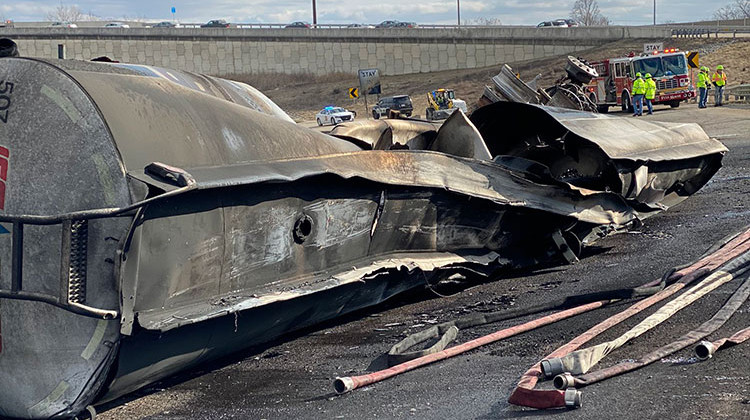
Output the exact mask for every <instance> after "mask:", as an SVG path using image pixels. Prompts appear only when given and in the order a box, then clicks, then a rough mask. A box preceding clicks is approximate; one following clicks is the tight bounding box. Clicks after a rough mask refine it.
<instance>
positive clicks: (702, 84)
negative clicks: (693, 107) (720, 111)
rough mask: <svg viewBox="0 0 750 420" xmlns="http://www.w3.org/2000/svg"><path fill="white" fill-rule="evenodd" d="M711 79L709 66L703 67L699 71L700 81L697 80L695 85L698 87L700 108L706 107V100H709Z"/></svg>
mask: <svg viewBox="0 0 750 420" xmlns="http://www.w3.org/2000/svg"><path fill="white" fill-rule="evenodd" d="M710 84H711V81H710V79H709V77H708V67H706V66H703V67H701V71H700V72H699V73H698V81H697V82H695V87H697V88H698V108H705V107H706V101H707V100H708V87H709V86H710Z"/></svg>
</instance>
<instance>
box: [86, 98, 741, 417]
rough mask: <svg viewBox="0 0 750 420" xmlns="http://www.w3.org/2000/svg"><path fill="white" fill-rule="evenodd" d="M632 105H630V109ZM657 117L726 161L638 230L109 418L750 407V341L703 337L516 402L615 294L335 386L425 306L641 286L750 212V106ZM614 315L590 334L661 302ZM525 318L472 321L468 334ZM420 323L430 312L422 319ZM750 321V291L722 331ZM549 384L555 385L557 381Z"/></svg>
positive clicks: (244, 360) (705, 412) (294, 340)
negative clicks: (521, 404) (539, 365)
mask: <svg viewBox="0 0 750 420" xmlns="http://www.w3.org/2000/svg"><path fill="white" fill-rule="evenodd" d="M626 118H630V117H626ZM642 118H644V119H645V118H649V119H654V120H662V121H671V122H697V123H699V124H701V125H702V126H703V128H704V129H705V130H706V131H707V132H708V134H709V135H711V136H712V137H716V138H718V139H720V140H722V141H723V142H724V144H726V146H727V147H728V148H729V153H728V154H727V156H726V157H725V159H724V167H723V168H722V170H721V171H720V172H719V173H718V174H717V175H716V176H715V177H714V179H713V180H712V181H711V182H710V183H709V184H708V185H707V186H706V187H704V188H703V189H702V190H701V191H700V192H698V193H697V194H695V195H694V196H693V197H691V198H689V199H688V200H686V201H685V202H684V203H682V204H680V205H678V206H676V207H674V208H672V209H670V210H669V211H667V212H665V213H663V214H660V215H658V216H655V217H653V218H651V219H648V220H647V221H646V223H645V225H644V226H643V227H642V228H640V229H639V231H637V232H632V233H628V234H622V235H616V236H613V237H610V238H606V239H605V240H602V241H601V242H599V243H597V246H596V247H595V248H592V249H588V250H587V251H586V256H585V258H583V259H582V260H581V262H580V263H578V264H576V265H572V266H566V267H561V268H556V269H546V270H538V271H537V272H531V273H529V272H527V273H520V274H519V273H516V274H512V275H508V276H507V277H504V278H500V279H496V280H494V281H491V282H487V283H483V284H479V285H476V286H474V287H471V288H468V289H466V290H463V291H462V292H461V293H458V294H456V295H454V296H451V297H438V296H436V295H435V294H433V293H432V292H429V291H423V292H418V293H414V294H411V295H409V296H401V297H397V298H396V299H393V300H392V301H390V302H388V303H386V304H384V305H381V306H379V307H375V308H371V309H368V310H365V311H362V312H359V313H357V314H354V315H350V316H347V317H345V318H343V319H339V320H336V321H334V322H330V323H327V324H325V325H321V326H318V327H316V328H312V329H308V330H306V331H303V332H301V333H298V334H295V335H294V336H288V337H285V338H284V339H282V340H278V341H276V342H274V343H271V344H270V345H269V346H267V347H265V348H256V349H253V350H251V351H247V352H244V353H242V354H239V355H236V356H235V357H233V358H230V359H225V360H223V361H221V362H220V363H216V364H213V365H210V366H206V367H205V368H204V369H202V370H200V371H196V372H191V373H188V374H183V375H180V376H178V377H176V378H172V379H170V380H168V381H163V382H160V383H157V384H154V385H153V386H151V387H149V388H147V389H144V390H141V391H139V392H137V393H135V394H132V395H130V396H128V397H125V398H122V399H120V400H118V401H116V402H115V403H114V404H110V405H109V406H107V407H104V408H105V409H106V410H107V411H106V412H104V413H103V414H101V415H100V417H99V418H101V419H141V418H147V419H221V418H238V419H245V418H248V419H252V418H256V419H261V418H264V419H265V418H267V419H278V418H322V419H331V418H351V419H364V418H410V419H411V418H413V419H433V418H456V419H472V418H479V419H491V418H527V417H528V418H548V417H554V418H560V419H571V418H576V419H578V418H583V419H601V418H658V419H663V418H694V419H703V418H705V419H709V418H710V419H715V418H732V419H738V418H750V343H746V344H744V345H740V346H735V347H732V348H729V349H726V350H722V351H721V352H719V353H717V354H716V355H715V356H714V358H713V359H711V360H709V361H707V362H701V363H696V361H695V359H694V358H693V357H692V356H693V354H692V348H689V349H686V350H683V351H680V352H678V353H676V354H674V355H673V356H671V357H669V358H666V359H663V360H661V361H659V362H656V363H654V364H652V365H650V366H647V367H645V368H643V369H640V370H638V371H635V372H632V373H629V374H625V375H622V376H618V377H615V378H612V379H609V380H606V381H603V382H600V383H597V384H594V385H591V386H589V387H586V388H584V389H583V390H582V391H583V407H582V408H580V409H577V410H553V411H536V410H531V409H522V408H518V407H514V406H511V405H509V404H508V403H507V399H508V396H509V394H510V392H511V390H512V389H513V388H514V386H515V384H516V383H517V381H518V378H519V376H520V375H521V374H522V373H523V372H525V371H526V369H527V368H528V367H530V366H531V365H533V364H534V363H536V362H537V361H538V360H539V359H540V358H542V357H543V356H544V355H546V354H547V353H549V352H550V351H552V350H554V349H555V348H557V347H558V346H559V345H561V344H563V343H565V342H567V341H568V340H570V339H572V338H573V337H575V336H576V335H578V334H579V333H581V332H583V331H584V330H586V329H588V328H589V327H590V326H592V325H594V324H596V323H597V322H599V321H601V320H602V319H604V318H605V317H608V316H609V315H611V314H614V313H616V312H619V311H621V310H623V309H624V308H625V307H626V305H625V304H623V305H614V306H613V307H609V308H605V309H600V310H596V311H593V312H590V313H588V314H584V315H581V316H578V317H575V318H573V319H570V320H566V321H562V322H559V323H557V324H553V325H550V326H547V327H543V328H540V329H538V330H535V331H532V332H529V333H526V334H523V335H520V336H516V337H513V338H510V339H507V340H504V341H501V342H498V343H495V344H492V345H488V346H485V347H482V348H479V349H477V350H474V351H471V352H469V353H466V354H463V355H460V356H458V357H455V358H453V359H449V360H445V361H442V362H438V363H436V364H433V365H430V366H427V367H423V368H420V369H417V370H414V371H411V372H408V373H406V374H403V375H401V376H398V377H395V378H391V379H388V380H386V381H384V382H381V383H378V384H374V385H370V386H367V387H364V388H362V389H357V390H355V391H353V392H351V393H349V394H346V395H342V396H336V395H335V394H334V392H333V387H332V381H333V379H334V378H335V377H336V376H349V375H356V374H361V373H366V372H369V371H374V370H378V369H382V368H384V367H386V366H385V361H384V358H383V357H382V355H383V354H384V353H385V352H387V351H388V349H389V348H390V346H391V345H393V344H395V343H396V342H398V341H399V340H400V339H401V338H403V336H404V333H406V332H415V331H418V330H419V329H421V328H425V327H424V324H425V322H426V321H428V320H437V321H439V322H442V321H447V320H450V319H453V318H456V317H458V316H461V315H464V314H467V313H472V312H479V311H498V310H502V309H507V308H509V307H518V306H521V305H529V304H535V303H540V302H543V301H545V300H548V299H552V298H555V297H560V296H565V295H572V294H580V293H585V292H591V291H597V290H605V289H612V288H617V287H632V286H637V285H640V284H643V283H645V282H647V281H649V280H652V279H656V278H659V277H661V276H662V274H663V273H664V272H665V271H667V270H668V269H669V268H670V267H673V266H676V265H680V264H683V263H686V262H690V261H692V260H694V259H696V258H697V257H698V256H699V255H700V254H702V253H703V252H704V251H705V250H706V249H707V248H708V247H710V246H711V245H712V244H713V243H714V242H715V241H718V240H719V239H720V238H722V237H723V236H725V235H726V234H728V233H730V232H732V231H736V230H738V229H740V228H742V227H743V226H745V225H748V224H750V223H748V221H749V220H750V217H749V216H750V171H748V166H750V107H747V106H742V105H732V106H725V107H723V108H709V109H705V110H698V109H697V107H696V106H695V105H687V104H683V106H682V107H680V108H679V109H669V108H664V107H660V108H659V109H658V111H657V112H656V114H655V115H653V116H646V117H642ZM738 284H739V283H738V281H737V280H735V281H732V282H731V283H729V284H727V285H725V286H722V287H721V288H719V289H717V290H716V291H715V292H713V293H711V294H710V295H709V296H708V297H706V298H703V299H701V300H700V301H698V302H696V303H695V304H693V305H691V306H690V307H688V308H686V309H685V310H683V311H681V312H679V313H678V314H677V315H675V316H674V317H672V318H671V319H670V320H669V321H667V322H666V323H664V324H662V325H661V326H659V327H657V328H655V329H654V330H652V331H650V332H648V333H646V334H644V335H643V336H641V337H639V338H637V339H635V340H633V341H632V342H631V343H630V344H627V345H625V346H623V348H621V349H619V350H617V351H615V352H614V353H613V354H611V355H610V356H608V357H607V358H605V359H604V360H603V361H602V362H601V363H600V364H599V367H607V366H610V365H612V364H615V363H617V362H619V361H622V360H628V359H636V358H638V356H639V355H642V354H645V353H646V352H648V351H649V350H652V349H653V348H655V347H659V346H661V345H663V344H666V343H668V342H670V341H672V340H673V339H675V338H677V337H679V336H681V335H682V334H684V333H685V332H687V331H689V330H691V329H692V328H694V327H696V326H697V325H699V324H700V323H702V322H703V321H705V320H706V319H708V318H710V317H711V316H712V315H713V313H714V312H715V311H716V310H717V309H718V308H719V307H720V306H721V305H722V304H723V303H724V301H725V300H726V299H727V298H728V296H729V295H730V294H731V293H732V292H733V291H734V289H736V288H737V286H738ZM659 306H660V305H656V306H655V307H654V308H652V309H651V310H650V311H645V313H644V314H642V315H640V316H637V317H635V318H633V319H630V320H629V321H627V322H625V323H624V325H621V326H618V327H616V328H613V329H612V330H611V331H609V332H608V333H606V334H604V335H602V336H600V337H599V338H597V339H596V341H595V342H593V343H592V344H595V343H598V342H601V341H604V340H609V339H612V338H614V337H616V336H617V335H620V334H621V333H622V332H624V331H625V330H626V329H627V328H630V327H631V326H633V325H634V324H635V323H636V322H637V321H639V320H640V319H643V318H644V317H645V316H647V315H648V314H650V313H652V312H653V310H655V308H656V307H659ZM518 321H519V320H514V321H506V322H502V323H499V324H495V325H492V326H491V327H483V328H479V329H476V330H469V331H462V332H461V333H460V334H459V340H460V341H467V340H469V339H472V338H475V337H478V336H479V335H483V334H486V333H489V332H491V331H494V330H496V329H500V328H503V327H506V326H509V325H512V324H515V323H516V322H518ZM420 324H422V325H423V326H421V327H420V326H419V325H420ZM748 325H750V304H749V303H747V302H746V303H745V304H744V305H743V306H742V307H741V308H740V310H739V311H738V312H737V313H736V314H735V315H734V317H732V319H730V321H729V322H727V324H726V325H725V326H724V327H722V328H721V330H720V331H719V332H718V333H716V334H714V335H712V336H710V338H712V339H715V338H720V337H724V336H727V335H729V334H731V333H733V332H735V331H738V330H740V329H742V328H744V327H747V326H748ZM547 386H549V385H547Z"/></svg>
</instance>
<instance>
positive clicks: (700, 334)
mask: <svg viewBox="0 0 750 420" xmlns="http://www.w3.org/2000/svg"><path fill="white" fill-rule="evenodd" d="M748 297H750V276H747V277H746V278H745V280H744V282H743V284H742V285H741V286H740V287H739V288H738V289H737V291H736V292H735V293H734V294H733V295H732V297H730V298H729V299H728V300H727V302H726V303H725V304H724V306H722V308H721V309H719V311H718V312H716V314H715V315H714V316H713V317H711V319H709V320H708V321H706V322H704V323H703V324H701V325H700V326H699V327H698V328H696V329H694V330H692V331H690V332H689V333H687V334H685V335H683V336H682V337H680V338H678V339H677V340H675V341H673V342H672V343H669V344H667V345H665V346H662V347H660V348H658V349H656V350H654V351H652V352H650V353H648V354H646V355H644V356H643V357H641V358H639V359H638V360H636V361H634V362H624V363H618V364H616V365H614V366H611V367H609V368H606V369H601V370H598V371H596V372H591V373H588V374H586V375H581V376H579V377H573V375H571V374H570V373H568V372H566V373H563V374H561V375H558V376H556V377H555V379H554V381H553V384H554V385H555V388H557V389H568V388H583V387H585V386H588V385H591V384H594V383H596V382H599V381H602V380H604V379H608V378H611V377H613V376H616V375H620V374H623V373H627V372H631V371H633V370H636V369H640V368H642V367H644V366H647V365H649V364H651V363H654V362H655V361H657V360H660V359H661V358H663V357H666V356H669V355H671V354H673V353H675V352H677V351H679V350H682V349H684V348H686V347H688V346H690V345H692V344H695V343H696V342H698V341H699V340H700V339H702V338H704V337H706V336H708V335H709V334H711V333H713V332H715V331H716V330H718V329H719V328H721V326H722V325H724V324H725V323H726V322H727V321H728V320H729V318H731V317H732V315H734V313H735V312H736V311H737V309H739V308H740V306H742V305H743V304H744V303H745V301H747V299H748Z"/></svg>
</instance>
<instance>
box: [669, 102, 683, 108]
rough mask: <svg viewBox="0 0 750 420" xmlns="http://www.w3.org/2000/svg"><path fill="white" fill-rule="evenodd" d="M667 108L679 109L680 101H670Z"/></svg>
mask: <svg viewBox="0 0 750 420" xmlns="http://www.w3.org/2000/svg"><path fill="white" fill-rule="evenodd" d="M669 106H671V107H672V108H679V107H680V101H672V102H670V103H669Z"/></svg>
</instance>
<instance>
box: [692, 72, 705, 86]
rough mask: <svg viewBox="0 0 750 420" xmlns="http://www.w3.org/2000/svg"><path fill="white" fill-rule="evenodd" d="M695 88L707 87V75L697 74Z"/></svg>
mask: <svg viewBox="0 0 750 420" xmlns="http://www.w3.org/2000/svg"><path fill="white" fill-rule="evenodd" d="M695 87H698V88H704V87H708V74H706V73H703V72H700V73H698V81H697V82H696V83H695Z"/></svg>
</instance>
